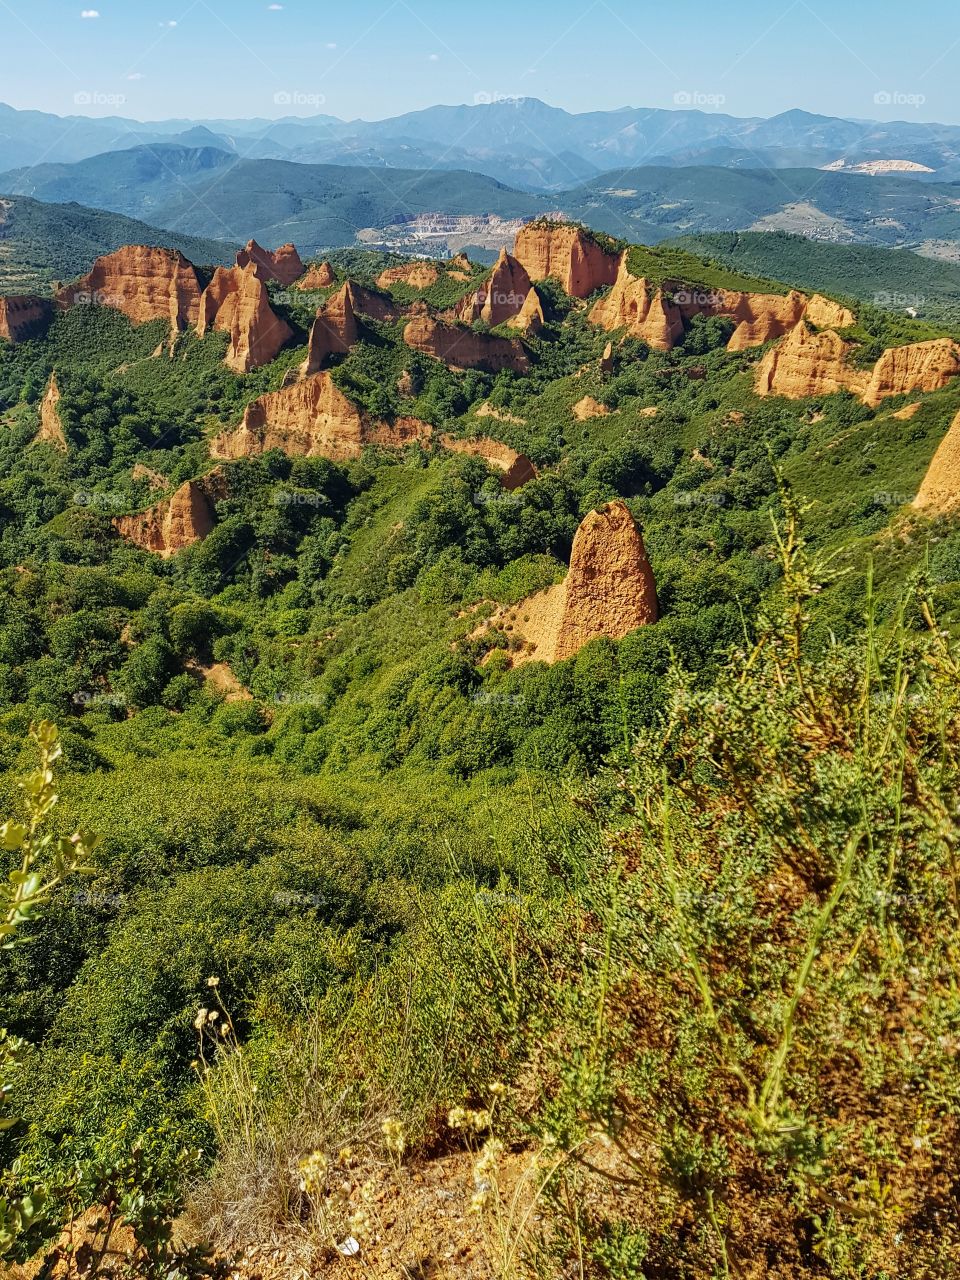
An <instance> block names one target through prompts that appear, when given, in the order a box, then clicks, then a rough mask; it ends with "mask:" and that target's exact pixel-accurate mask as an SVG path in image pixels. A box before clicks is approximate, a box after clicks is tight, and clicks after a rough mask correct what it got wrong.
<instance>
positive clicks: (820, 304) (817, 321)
mask: <svg viewBox="0 0 960 1280" xmlns="http://www.w3.org/2000/svg"><path fill="white" fill-rule="evenodd" d="M804 317H805V319H807V320H809V321H810V323H811V324H814V325H816V326H817V328H818V329H849V328H850V326H851V325H854V324H856V323H857V317H856V316H855V315H854V314H853V312H852V311H851V310H850V309H849V308H848V307H842V306H841V305H840V303H839V302H834V301H833V299H832V298H824V297H823V296H822V294H819V293H815V294H814V295H813V297H812V298H811V299H810V301H809V302H808V303H807V308H806V311H804Z"/></svg>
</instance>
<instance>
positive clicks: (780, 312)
mask: <svg viewBox="0 0 960 1280" xmlns="http://www.w3.org/2000/svg"><path fill="white" fill-rule="evenodd" d="M719 297H720V298H722V301H721V302H719V304H718V306H717V307H716V309H715V310H711V311H710V312H708V314H712V315H728V316H730V317H731V318H732V319H734V320H736V321H737V327H736V329H734V331H733V333H732V334H731V336H730V341H729V342H728V343H727V350H728V351H746V350H747V349H748V348H749V347H761V346H763V345H764V343H767V342H772V341H773V339H774V338H782V337H784V336H785V335H786V334H788V333H789V332H790V330H791V329H794V328H796V326H797V325H798V324H799V323H800V321H801V320H802V319H803V317H804V313H805V312H806V310H807V307H808V306H809V302H808V300H807V298H806V296H805V295H804V294H802V293H798V292H797V291H796V290H795V289H793V290H791V291H790V293H788V294H778V293H726V292H725V293H722V294H721V295H719Z"/></svg>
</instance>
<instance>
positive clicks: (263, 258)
mask: <svg viewBox="0 0 960 1280" xmlns="http://www.w3.org/2000/svg"><path fill="white" fill-rule="evenodd" d="M250 265H252V266H253V269H254V274H255V275H256V277H257V279H258V280H263V281H264V282H266V281H268V280H276V281H277V283H278V284H282V285H284V286H286V285H291V284H293V283H294V281H296V280H299V279H300V277H301V276H302V275H303V272H304V266H303V263H302V262H301V261H300V255H299V253H297V250H296V246H294V245H292V244H282V245H281V246H280V248H279V249H275V250H274V251H273V252H272V253H271V252H270V250H269V249H264V248H263V247H262V246H261V245H259V244H257V242H256V240H249V241H248V242H247V245H246V248H244V249H241V250H240V251H239V253H238V254H237V266H238V267H247V266H250Z"/></svg>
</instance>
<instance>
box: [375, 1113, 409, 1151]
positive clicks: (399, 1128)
mask: <svg viewBox="0 0 960 1280" xmlns="http://www.w3.org/2000/svg"><path fill="white" fill-rule="evenodd" d="M381 1128H382V1132H383V1144H384V1146H385V1147H386V1148H387V1150H388V1151H392V1152H393V1153H394V1154H395V1155H402V1154H403V1152H404V1150H405V1149H406V1145H407V1139H406V1135H405V1133H404V1131H403V1124H402V1122H401V1121H400V1120H396V1119H393V1118H392V1117H388V1118H387V1119H386V1120H384V1122H383V1125H382V1126H381Z"/></svg>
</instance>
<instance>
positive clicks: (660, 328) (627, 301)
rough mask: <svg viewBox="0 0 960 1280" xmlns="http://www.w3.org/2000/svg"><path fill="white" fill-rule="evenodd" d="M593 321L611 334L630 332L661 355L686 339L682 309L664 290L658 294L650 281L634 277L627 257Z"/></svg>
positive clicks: (596, 306) (597, 305)
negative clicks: (619, 331) (615, 331)
mask: <svg viewBox="0 0 960 1280" xmlns="http://www.w3.org/2000/svg"><path fill="white" fill-rule="evenodd" d="M590 320H591V322H592V323H593V324H596V325H599V326H600V328H601V329H606V330H608V331H613V330H615V329H626V331H627V333H629V334H630V336H631V337H634V338H642V339H643V341H644V342H646V343H647V344H648V345H649V346H651V347H654V348H655V349H656V350H658V351H670V350H671V349H672V348H673V347H674V346H675V345H676V343H677V342H678V341H679V340H680V339H681V338H682V337H683V316H682V314H681V312H680V308H679V307H678V306H677V305H676V304H675V303H674V302H673V301H671V300H670V298H668V297H667V296H666V295H665V294H664V291H663V289H662V288H661V289H657V290H656V291H654V290H653V289H652V286H651V285H649V284H648V283H647V281H646V280H643V279H638V278H637V277H636V276H633V275H631V274H630V271H629V268H628V267H627V255H626V254H625V253H624V254H623V255H622V256H621V259H620V270H619V272H618V273H617V279H616V281H615V283H614V286H613V288H612V289H611V290H610V292H609V293H608V294H607V295H606V296H605V297H603V298H601V299H600V300H599V302H596V303H595V304H594V306H593V308H592V309H591V311H590Z"/></svg>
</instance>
